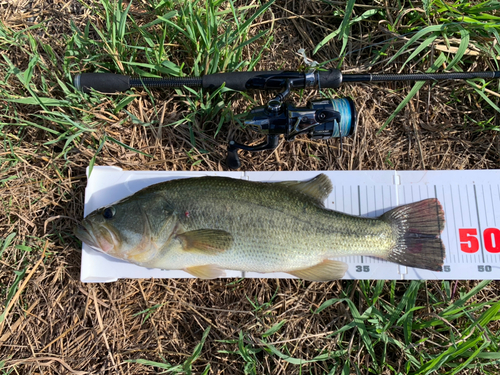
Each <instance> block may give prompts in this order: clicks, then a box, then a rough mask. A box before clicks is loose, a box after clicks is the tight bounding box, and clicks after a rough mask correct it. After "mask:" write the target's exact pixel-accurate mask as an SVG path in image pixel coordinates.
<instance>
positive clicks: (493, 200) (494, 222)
mask: <svg viewBox="0 0 500 375" xmlns="http://www.w3.org/2000/svg"><path fill="white" fill-rule="evenodd" d="M499 195H500V194H499ZM490 196H491V206H492V207H493V225H495V228H496V227H497V218H496V215H495V211H496V210H495V207H494V205H495V198H493V188H492V187H491V185H490Z"/></svg>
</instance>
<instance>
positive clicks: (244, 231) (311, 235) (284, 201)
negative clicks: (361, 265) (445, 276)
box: [74, 174, 445, 281]
mask: <svg viewBox="0 0 500 375" xmlns="http://www.w3.org/2000/svg"><path fill="white" fill-rule="evenodd" d="M332 188H333V187H332V183H331V181H330V179H329V178H328V177H327V176H326V175H325V174H319V175H317V176H316V177H314V178H312V179H310V180H306V181H284V182H257V181H248V180H242V179H233V178H229V177H220V176H204V177H192V178H183V179H173V180H169V181H165V182H160V183H157V184H154V185H151V186H149V187H146V188H144V189H142V190H140V191H138V192H136V193H135V194H132V195H130V196H128V197H126V198H124V199H122V200H119V201H117V202H115V203H113V204H111V205H107V206H105V207H102V208H99V209H97V210H95V211H93V212H92V213H90V214H89V215H88V216H87V217H85V218H84V219H83V221H82V222H81V223H80V224H79V225H78V226H76V228H75V230H74V234H75V235H76V237H78V238H79V239H80V240H81V241H82V242H84V243H87V244H88V245H89V246H90V247H92V248H94V249H96V250H99V251H101V252H103V253H105V254H107V255H109V256H112V257H114V258H118V259H121V260H125V261H128V262H131V263H134V264H137V265H139V266H143V267H147V268H160V269H166V270H184V271H186V272H188V273H189V274H191V275H193V276H195V277H198V278H201V279H213V278H218V277H223V276H224V275H225V272H224V270H237V271H244V272H252V271H253V272H260V273H270V272H286V273H289V274H291V275H293V276H296V277H298V278H300V279H304V280H309V281H329V280H336V279H341V278H342V277H343V276H344V275H345V273H346V271H347V269H348V265H347V264H346V263H345V262H342V261H340V260H336V259H333V258H338V257H344V256H353V255H362V256H370V257H376V258H380V259H385V260H387V261H390V262H393V263H397V264H400V265H404V266H409V267H417V268H421V269H427V270H432V271H442V266H443V262H444V258H445V248H444V245H443V242H442V240H441V239H440V233H441V232H442V231H443V229H444V226H445V217H444V211H443V208H442V206H441V204H440V203H439V201H438V199H435V198H431V199H425V200H422V201H419V202H415V203H410V204H406V205H403V206H399V207H396V208H394V209H391V210H389V211H387V212H385V213H384V214H383V215H381V216H379V217H377V218H366V217H360V216H353V215H348V214H345V213H342V212H338V211H334V210H330V209H327V208H325V206H324V200H325V199H326V198H327V197H328V196H329V194H330V193H331V191H332Z"/></svg>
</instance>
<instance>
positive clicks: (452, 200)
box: [443, 186, 463, 263]
mask: <svg viewBox="0 0 500 375" xmlns="http://www.w3.org/2000/svg"><path fill="white" fill-rule="evenodd" d="M458 192H459V195H460V186H458ZM445 196H446V195H445V193H444V186H443V198H444V197H445ZM450 197H451V210H452V211H453V215H452V217H453V228H454V229H455V232H454V233H458V229H457V221H456V220H455V218H456V216H455V215H456V212H455V205H454V204H453V203H454V202H455V200H454V199H453V187H452V186H450ZM459 202H460V197H459ZM443 209H444V203H443ZM447 210H448V208H446V210H445V211H444V212H446V211H447ZM445 220H446V218H445ZM445 222H446V221H445ZM446 234H447V236H448V246H450V247H451V239H450V231H449V230H447V231H446ZM453 257H454V258H455V262H457V263H462V262H463V259H462V254H461V252H459V254H458V259H456V258H457V255H456V254H453Z"/></svg>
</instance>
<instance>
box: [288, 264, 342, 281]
mask: <svg viewBox="0 0 500 375" xmlns="http://www.w3.org/2000/svg"><path fill="white" fill-rule="evenodd" d="M347 267H348V266H347V263H344V262H340V261H338V260H330V259H325V260H324V261H323V262H321V263H319V264H316V265H315V266H312V267H309V268H304V269H302V270H297V271H292V272H288V273H289V274H292V275H293V276H297V277H298V278H299V279H304V280H309V281H329V280H337V279H341V278H342V277H344V275H345V273H346V271H347Z"/></svg>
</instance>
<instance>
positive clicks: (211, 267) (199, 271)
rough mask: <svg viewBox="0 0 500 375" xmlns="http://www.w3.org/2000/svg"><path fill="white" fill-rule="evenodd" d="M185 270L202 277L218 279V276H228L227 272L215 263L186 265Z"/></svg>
mask: <svg viewBox="0 0 500 375" xmlns="http://www.w3.org/2000/svg"><path fill="white" fill-rule="evenodd" d="M184 271H186V272H187V273H189V274H191V275H193V276H196V277H199V278H200V279H216V278H218V277H224V276H226V273H225V272H224V271H223V270H221V269H220V268H218V267H217V266H216V265H215V264H205V265H203V266H192V267H186V268H185V269H184Z"/></svg>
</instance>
